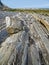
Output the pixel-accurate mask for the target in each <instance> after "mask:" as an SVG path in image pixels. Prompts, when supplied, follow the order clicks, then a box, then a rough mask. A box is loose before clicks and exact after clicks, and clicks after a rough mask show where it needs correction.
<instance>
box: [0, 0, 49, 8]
mask: <svg viewBox="0 0 49 65" xmlns="http://www.w3.org/2000/svg"><path fill="white" fill-rule="evenodd" d="M1 1H2V2H3V3H4V4H5V5H7V6H9V7H11V8H49V0H1Z"/></svg>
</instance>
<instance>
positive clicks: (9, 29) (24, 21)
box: [0, 12, 49, 65]
mask: <svg viewBox="0 0 49 65" xmlns="http://www.w3.org/2000/svg"><path fill="white" fill-rule="evenodd" d="M0 14H1V15H0V65H49V50H48V49H49V40H48V38H47V37H46V36H47V33H49V32H48V31H47V30H46V28H45V27H44V26H43V25H42V24H41V23H39V22H38V21H37V20H36V18H34V16H33V15H34V14H29V13H20V12H14V13H12V12H0ZM1 16H2V17H1ZM1 19H2V20H1ZM3 23H4V24H3ZM3 25H5V26H3Z"/></svg>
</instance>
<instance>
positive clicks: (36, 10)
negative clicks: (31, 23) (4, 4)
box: [4, 9, 49, 14]
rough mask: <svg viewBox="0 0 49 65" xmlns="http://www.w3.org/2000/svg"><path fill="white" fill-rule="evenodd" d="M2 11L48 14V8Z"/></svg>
mask: <svg viewBox="0 0 49 65" xmlns="http://www.w3.org/2000/svg"><path fill="white" fill-rule="evenodd" d="M4 11H12V12H29V13H42V14H49V9H4Z"/></svg>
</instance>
